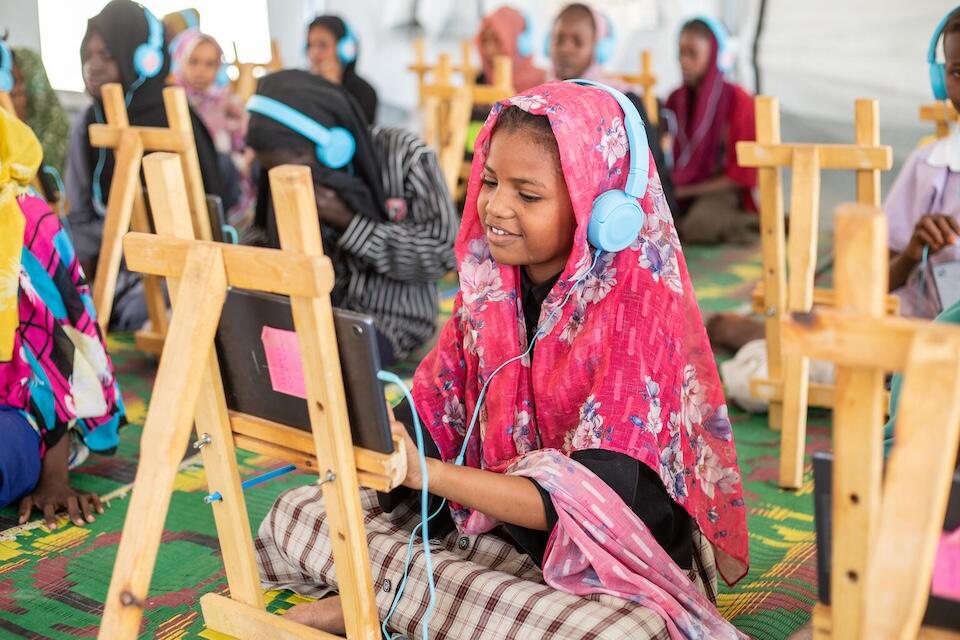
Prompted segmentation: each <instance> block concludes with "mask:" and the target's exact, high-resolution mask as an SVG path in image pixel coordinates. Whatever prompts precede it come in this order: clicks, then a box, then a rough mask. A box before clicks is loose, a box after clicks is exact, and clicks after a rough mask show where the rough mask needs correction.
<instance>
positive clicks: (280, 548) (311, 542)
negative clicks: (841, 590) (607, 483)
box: [255, 485, 717, 640]
mask: <svg viewBox="0 0 960 640" xmlns="http://www.w3.org/2000/svg"><path fill="white" fill-rule="evenodd" d="M361 502H362V505H363V509H364V512H365V521H366V529H367V543H368V545H369V549H370V561H371V563H372V569H373V571H372V573H373V580H374V592H375V594H376V600H377V610H378V612H379V615H380V618H381V620H382V619H383V618H384V617H385V616H386V615H387V612H388V610H389V608H390V605H391V603H392V602H393V598H394V595H395V589H396V587H397V585H398V584H399V583H400V580H401V578H402V576H403V567H404V559H405V557H406V551H407V543H408V540H409V538H410V532H411V531H412V530H413V528H414V527H415V526H416V525H417V524H418V523H419V521H420V513H419V509H418V508H417V507H416V506H415V505H413V504H411V503H406V504H403V505H401V506H399V507H397V508H396V509H395V510H394V511H393V512H392V513H384V512H383V511H382V510H381V509H380V506H379V504H378V502H377V497H376V493H374V492H373V491H370V490H367V489H362V490H361ZM694 538H695V539H694V569H693V571H691V572H690V574H691V575H690V577H691V579H692V580H693V581H694V583H695V584H696V585H697V587H698V588H699V589H700V590H701V591H702V592H704V593H705V594H706V595H707V596H708V597H709V598H710V599H711V600H715V595H714V594H716V584H717V582H716V581H717V573H716V566H715V564H714V557H713V549H712V547H711V546H710V544H709V542H707V540H706V538H704V537H703V536H701V535H700V534H699V532H696V533H695V534H694ZM255 546H256V551H257V560H258V562H259V565H260V576H261V579H262V580H263V582H264V585H266V586H268V587H270V588H287V589H291V590H292V591H295V592H297V593H299V594H301V595H306V596H313V597H323V596H325V595H328V594H331V593H334V592H336V591H337V577H336V571H335V569H334V565H333V554H332V552H331V546H330V538H329V528H328V526H327V523H326V509H325V508H324V504H323V498H322V496H321V492H320V490H319V488H318V487H316V486H313V485H310V486H305V487H299V488H297V489H292V490H290V491H287V492H286V493H284V494H283V495H281V496H280V497H279V498H278V499H277V502H276V504H274V506H273V508H272V509H271V510H270V513H268V514H267V517H266V518H264V520H263V522H262V523H261V525H260V530H259V532H258V534H257V539H256V542H255ZM431 551H432V554H431V555H432V559H433V570H434V577H435V582H436V606H435V609H434V614H433V618H432V619H431V620H430V628H429V636H430V637H431V638H438V639H444V638H451V639H454V638H455V639H457V640H467V639H483V640H493V639H495V638H522V639H524V638H556V639H560V638H563V639H573V638H585V639H597V640H599V639H605V638H610V639H611V640H613V639H616V640H621V639H622V638H668V637H669V635H668V634H667V630H666V627H665V625H664V623H663V620H662V619H661V618H660V617H659V616H658V615H657V614H656V613H654V612H653V611H651V610H650V609H647V608H644V607H640V606H638V605H636V604H634V603H632V602H629V601H627V600H624V599H622V598H617V597H614V596H609V595H594V596H590V597H586V598H585V597H580V596H576V595H573V594H570V593H566V592H563V591H558V590H556V589H553V588H552V587H550V586H548V585H547V584H545V583H544V581H543V576H542V574H541V573H540V569H539V568H538V567H537V565H536V564H535V563H534V562H533V560H531V559H530V557H529V556H528V555H526V554H525V553H521V552H519V551H517V550H516V549H515V548H514V546H513V545H512V544H511V543H510V542H509V541H507V540H504V539H503V538H501V537H499V536H497V535H494V534H489V533H488V534H484V535H479V536H467V535H463V534H460V533H458V532H457V531H453V532H451V533H450V534H449V535H448V536H446V537H445V538H443V539H442V540H433V541H432V544H431ZM428 595H429V594H428V591H427V580H426V574H425V571H424V562H423V547H422V545H421V544H420V543H419V540H418V543H417V545H416V546H415V547H414V554H413V559H412V561H411V564H410V578H409V579H408V582H407V586H406V587H405V588H404V592H403V597H402V598H401V600H400V603H399V605H398V607H397V610H396V612H395V613H394V615H393V617H392V619H391V625H390V626H391V627H392V629H391V630H392V631H394V632H399V633H402V634H404V635H406V636H407V637H409V638H414V637H419V636H420V627H421V619H422V617H423V614H424V612H425V611H426V609H427V605H428V603H429V600H428Z"/></svg>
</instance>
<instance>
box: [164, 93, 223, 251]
mask: <svg viewBox="0 0 960 640" xmlns="http://www.w3.org/2000/svg"><path fill="white" fill-rule="evenodd" d="M163 109H164V111H165V112H166V114H167V124H168V125H169V126H170V129H172V130H173V131H176V132H177V133H179V134H180V135H181V136H183V137H184V139H185V140H186V141H187V143H186V145H185V147H184V149H182V150H181V151H180V153H179V154H178V155H179V157H180V165H181V168H182V170H183V178H184V184H185V187H186V189H187V202H189V203H190V213H191V214H192V216H193V230H194V233H195V234H196V238H197V239H199V240H213V231H212V230H211V229H210V216H209V214H208V212H207V196H206V194H205V193H204V190H203V176H202V175H201V173H200V157H199V156H198V155H197V145H196V142H195V141H194V138H193V122H192V120H191V118H190V107H189V106H188V105H187V94H186V92H185V91H184V90H183V87H167V88H166V89H164V90H163Z"/></svg>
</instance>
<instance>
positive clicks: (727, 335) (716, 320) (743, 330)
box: [707, 313, 765, 352]
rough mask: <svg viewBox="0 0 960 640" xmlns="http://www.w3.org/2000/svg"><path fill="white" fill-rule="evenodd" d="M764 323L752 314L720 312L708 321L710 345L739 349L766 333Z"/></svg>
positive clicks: (732, 349) (733, 349) (731, 349)
mask: <svg viewBox="0 0 960 640" xmlns="http://www.w3.org/2000/svg"><path fill="white" fill-rule="evenodd" d="M764 333H765V332H764V327H763V323H761V322H760V321H758V320H755V319H754V318H752V317H750V316H742V315H739V314H736V313H718V314H716V315H715V316H713V317H712V318H710V320H708V321H707V338H709V340H710V345H711V346H712V347H713V348H714V349H716V348H725V349H729V350H730V351H734V352H736V351H738V350H739V349H740V347H742V346H743V345H745V344H747V343H748V342H750V341H752V340H756V339H758V338H762V337H763V335H764Z"/></svg>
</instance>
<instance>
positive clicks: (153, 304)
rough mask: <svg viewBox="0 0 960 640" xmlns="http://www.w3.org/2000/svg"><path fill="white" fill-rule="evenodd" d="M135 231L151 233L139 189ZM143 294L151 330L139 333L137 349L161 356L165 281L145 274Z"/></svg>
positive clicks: (165, 323)
mask: <svg viewBox="0 0 960 640" xmlns="http://www.w3.org/2000/svg"><path fill="white" fill-rule="evenodd" d="M130 228H131V229H132V230H133V231H140V232H143V233H151V232H152V229H151V228H150V219H149V217H148V216H147V207H146V204H145V203H144V201H143V191H142V190H140V189H137V190H136V191H135V192H134V198H133V214H132V217H131V219H130ZM142 277H143V294H144V297H145V298H146V302H147V315H148V317H149V318H150V326H151V328H150V330H149V331H138V332H137V334H136V344H137V348H138V349H140V350H141V351H145V352H147V353H153V354H156V355H160V352H161V351H162V350H163V339H164V337H165V336H166V335H167V326H168V324H169V321H168V320H167V304H166V301H165V300H164V297H163V281H162V280H161V279H160V278H158V277H157V276H153V275H150V274H143V276H142Z"/></svg>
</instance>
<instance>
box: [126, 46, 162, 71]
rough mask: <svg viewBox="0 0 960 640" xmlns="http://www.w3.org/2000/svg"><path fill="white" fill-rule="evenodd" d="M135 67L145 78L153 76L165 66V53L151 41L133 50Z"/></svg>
mask: <svg viewBox="0 0 960 640" xmlns="http://www.w3.org/2000/svg"><path fill="white" fill-rule="evenodd" d="M133 68H134V69H135V70H136V71H137V73H138V74H139V75H141V76H143V77H144V78H152V77H154V76H155V75H157V74H158V73H160V69H161V68H163V53H162V51H161V50H160V49H157V48H156V47H154V46H153V45H151V44H150V43H149V42H145V43H143V44H141V45H140V46H139V47H137V49H136V51H134V52H133Z"/></svg>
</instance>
